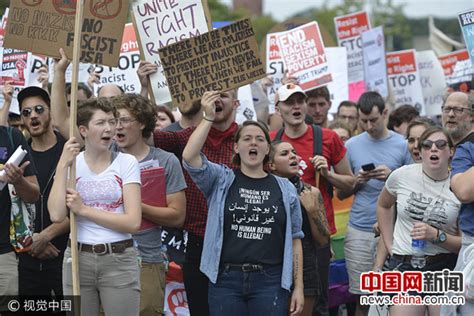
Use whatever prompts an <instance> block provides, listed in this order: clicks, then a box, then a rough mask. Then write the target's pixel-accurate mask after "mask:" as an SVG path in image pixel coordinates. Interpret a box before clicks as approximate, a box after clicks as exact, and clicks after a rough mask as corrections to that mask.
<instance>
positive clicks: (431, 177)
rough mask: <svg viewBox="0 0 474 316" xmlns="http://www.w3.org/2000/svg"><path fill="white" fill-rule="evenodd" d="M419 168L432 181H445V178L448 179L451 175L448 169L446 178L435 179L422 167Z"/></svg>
mask: <svg viewBox="0 0 474 316" xmlns="http://www.w3.org/2000/svg"><path fill="white" fill-rule="evenodd" d="M421 170H422V172H423V174H424V175H425V176H427V177H428V178H429V179H431V180H432V181H434V182H442V181H445V180H446V179H449V176H450V175H451V172H449V171H448V176H447V177H446V178H443V179H439V180H436V179H434V178H432V177H430V175H429V174H427V173H426V172H425V171H424V170H423V168H422V169H421Z"/></svg>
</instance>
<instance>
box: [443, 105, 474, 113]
mask: <svg viewBox="0 0 474 316" xmlns="http://www.w3.org/2000/svg"><path fill="white" fill-rule="evenodd" d="M441 110H442V111H443V113H444V114H449V112H451V110H452V111H453V112H454V114H456V115H462V114H463V113H464V111H471V109H470V108H456V107H454V106H442V107H441Z"/></svg>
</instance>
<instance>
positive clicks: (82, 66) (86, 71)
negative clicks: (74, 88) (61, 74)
mask: <svg viewBox="0 0 474 316" xmlns="http://www.w3.org/2000/svg"><path fill="white" fill-rule="evenodd" d="M94 68H95V67H94V65H93V64H87V63H79V74H78V77H77V82H83V83H86V82H87V80H89V75H90V73H91V72H93V71H94ZM48 70H49V82H50V83H52V82H53V79H54V59H53V58H48ZM65 78H66V83H71V82H72V64H70V65H69V66H68V67H67V69H66V73H65Z"/></svg>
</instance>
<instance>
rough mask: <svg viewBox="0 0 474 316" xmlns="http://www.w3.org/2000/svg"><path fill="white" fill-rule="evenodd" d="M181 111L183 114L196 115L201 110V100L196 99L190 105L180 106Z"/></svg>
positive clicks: (187, 115)
mask: <svg viewBox="0 0 474 316" xmlns="http://www.w3.org/2000/svg"><path fill="white" fill-rule="evenodd" d="M179 111H180V112H181V115H182V116H186V117H189V116H194V115H196V114H197V113H199V112H200V111H201V100H196V101H194V102H193V103H192V104H191V106H190V107H187V108H180V109H179Z"/></svg>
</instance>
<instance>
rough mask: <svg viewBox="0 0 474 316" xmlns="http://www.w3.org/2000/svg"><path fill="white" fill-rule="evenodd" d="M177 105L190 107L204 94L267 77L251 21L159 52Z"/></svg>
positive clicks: (179, 43)
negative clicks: (188, 105)
mask: <svg viewBox="0 0 474 316" xmlns="http://www.w3.org/2000/svg"><path fill="white" fill-rule="evenodd" d="M159 53H160V59H161V61H162V62H163V66H164V71H165V74H166V79H167V81H168V87H169V89H170V92H171V96H172V99H173V104H174V105H176V106H178V105H181V104H190V103H191V102H192V101H195V100H199V99H200V98H201V97H202V95H203V94H204V92H206V91H210V90H214V91H226V90H230V89H234V88H238V87H241V86H244V85H246V84H248V83H251V82H252V81H255V80H257V79H260V78H262V77H264V76H265V69H264V66H263V63H262V61H261V60H260V58H259V57H258V54H259V53H258V49H257V41H256V40H255V33H254V31H253V29H252V24H251V23H250V20H249V19H245V20H240V21H237V22H235V23H232V24H230V25H228V26H224V27H222V28H220V29H216V30H213V31H211V32H208V33H205V34H203V35H200V36H197V37H192V38H189V39H186V40H182V41H180V42H178V43H175V44H171V45H168V46H165V47H163V48H161V49H160V50H159Z"/></svg>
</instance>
